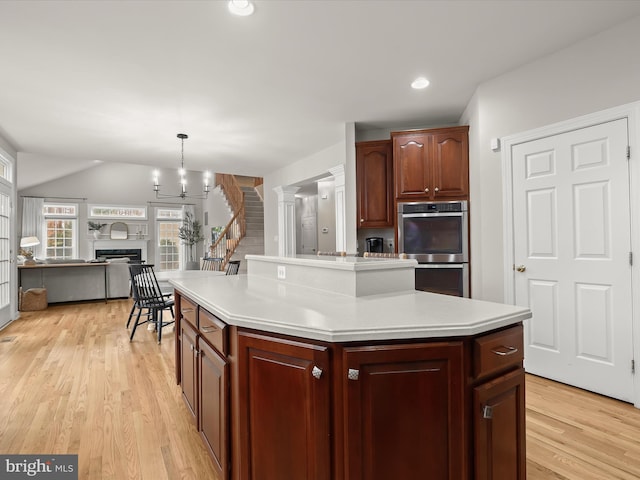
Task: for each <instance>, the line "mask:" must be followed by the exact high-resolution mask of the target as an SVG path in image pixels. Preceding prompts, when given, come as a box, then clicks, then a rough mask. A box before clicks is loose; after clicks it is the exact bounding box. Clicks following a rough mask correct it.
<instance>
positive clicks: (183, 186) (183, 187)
mask: <svg viewBox="0 0 640 480" xmlns="http://www.w3.org/2000/svg"><path fill="white" fill-rule="evenodd" d="M178 138H179V139H180V141H181V142H182V149H181V157H180V170H178V174H179V176H180V193H178V194H167V193H161V192H160V186H161V185H160V183H159V178H160V172H159V171H158V170H155V171H154V172H153V191H154V192H156V198H182V199H185V198H199V199H205V198H207V197H208V196H209V192H210V191H211V185H210V184H209V172H204V178H203V182H204V187H203V193H201V194H197V195H190V194H189V193H187V171H186V170H185V169H184V141H185V139H187V138H189V135H187V134H186V133H179V134H178Z"/></svg>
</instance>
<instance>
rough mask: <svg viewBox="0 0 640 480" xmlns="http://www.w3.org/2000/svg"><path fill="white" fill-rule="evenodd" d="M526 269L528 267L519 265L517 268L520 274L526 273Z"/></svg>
mask: <svg viewBox="0 0 640 480" xmlns="http://www.w3.org/2000/svg"><path fill="white" fill-rule="evenodd" d="M526 269H527V267H525V266H524V265H518V266H517V267H516V270H517V271H518V272H521V273H522V272H524V271H525V270H526Z"/></svg>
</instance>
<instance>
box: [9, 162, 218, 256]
mask: <svg viewBox="0 0 640 480" xmlns="http://www.w3.org/2000/svg"><path fill="white" fill-rule="evenodd" d="M19 169H20V155H19V154H18V170H19ZM159 170H160V174H161V177H160V178H161V183H163V185H165V188H166V191H167V193H176V192H178V191H179V187H178V183H177V173H176V170H175V169H159ZM152 171H153V169H152V168H150V167H149V166H144V165H134V164H127V163H111V162H105V163H102V164H98V165H96V166H95V167H93V168H89V169H87V170H82V171H80V172H77V173H75V174H72V175H68V176H65V177H62V178H59V179H57V180H52V181H50V182H47V183H44V184H41V185H37V186H34V187H31V188H28V189H25V190H21V191H20V192H18V195H19V196H23V195H24V196H39V197H45V198H47V197H75V198H86V201H77V203H78V204H79V206H80V212H79V217H78V230H79V232H80V239H81V241H80V243H79V254H78V256H79V257H81V258H86V259H89V258H91V257H92V254H93V251H92V245H91V240H90V239H88V237H86V240H85V236H84V232H85V231H86V224H87V208H86V205H87V204H94V203H103V204H113V205H140V206H147V207H153V206H156V205H157V203H155V202H158V200H156V198H155V193H154V192H153V180H152ZM173 178H175V179H176V181H175V183H174V184H171V180H170V179H173ZM187 181H188V182H189V183H188V184H189V185H192V186H193V187H190V190H191V189H193V190H194V193H196V190H198V192H199V191H200V189H201V185H202V174H201V173H199V172H187ZM19 200H20V199H19ZM70 201H71V200H70ZM182 203H183V202H182V201H181V200H180V199H167V200H165V201H162V204H163V205H169V204H171V205H176V206H180V205H182ZM186 203H189V204H193V205H194V207H195V210H196V217H197V218H202V200H193V199H187V202H186ZM21 214H22V202H21V201H19V202H18V219H20V215H21ZM147 214H148V215H149V220H148V224H149V237H148V239H149V242H148V259H149V261H154V258H155V248H154V246H155V242H154V241H155V222H154V221H153V218H152V216H153V211H152V209H151V208H149V209H148V211H147ZM210 215H211V214H210ZM19 225H20V222H19V221H18V226H19ZM201 251H202V245H199V246H198V255H201V253H202V252H201Z"/></svg>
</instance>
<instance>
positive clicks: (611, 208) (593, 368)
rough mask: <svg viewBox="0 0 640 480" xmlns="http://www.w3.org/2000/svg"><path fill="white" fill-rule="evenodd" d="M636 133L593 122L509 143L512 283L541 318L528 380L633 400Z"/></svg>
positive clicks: (619, 121) (612, 121)
mask: <svg viewBox="0 0 640 480" xmlns="http://www.w3.org/2000/svg"><path fill="white" fill-rule="evenodd" d="M629 132H630V128H629V119H628V118H620V116H618V118H615V117H614V118H608V119H606V121H603V120H602V119H597V120H596V119H592V120H591V121H589V119H588V118H585V119H579V120H577V121H575V122H574V123H573V124H571V123H570V122H569V123H567V124H563V125H561V126H559V127H558V129H557V130H556V131H554V130H553V129H548V131H546V132H542V133H543V134H541V135H538V136H535V135H531V134H524V135H523V136H522V137H521V138H518V136H514V137H511V138H510V139H508V141H505V157H507V165H505V166H506V167H508V168H506V169H505V173H506V174H507V173H508V178H507V176H505V180H506V181H507V182H509V185H508V188H505V191H506V193H507V197H506V198H505V204H508V205H509V206H510V207H511V211H509V209H507V210H508V215H507V222H508V223H509V225H508V226H507V228H506V231H507V232H510V238H508V240H507V241H508V242H509V243H510V245H511V248H510V249H509V250H510V253H511V257H510V258H509V259H508V262H509V263H507V264H506V265H508V266H510V267H511V269H510V270H511V271H510V272H509V274H507V273H506V275H508V276H509V277H510V278H509V280H508V282H507V281H506V282H505V285H507V283H508V284H509V285H508V286H510V287H511V288H512V291H511V293H512V295H511V300H512V301H513V303H516V304H518V305H523V306H528V307H529V308H531V310H532V312H533V318H532V319H530V320H528V321H527V322H526V324H525V368H526V370H527V371H528V372H530V373H533V374H536V375H540V376H543V377H546V378H551V379H554V380H557V381H560V382H563V383H567V384H570V385H574V386H577V387H580V388H584V389H586V390H590V391H594V392H597V393H601V394H603V395H607V396H610V397H613V398H618V399H620V400H623V401H629V402H633V401H634V378H633V371H634V361H633V360H634V340H633V324H634V315H633V301H634V298H633V290H632V283H633V266H632V263H631V261H630V260H631V252H632V250H633V248H632V244H633V235H632V233H633V232H632V225H631V222H632V216H631V212H632V206H631V201H630V195H631V189H630V185H631V175H630V168H629V162H628V159H627V151H628V149H627V147H628V146H629V144H630V134H629ZM532 137H535V138H532ZM507 293H508V292H507Z"/></svg>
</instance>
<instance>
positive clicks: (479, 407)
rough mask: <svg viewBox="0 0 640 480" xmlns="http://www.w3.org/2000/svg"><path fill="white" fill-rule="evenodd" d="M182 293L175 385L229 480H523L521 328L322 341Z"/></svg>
mask: <svg viewBox="0 0 640 480" xmlns="http://www.w3.org/2000/svg"><path fill="white" fill-rule="evenodd" d="M175 298H176V305H177V308H178V311H179V312H181V313H180V314H179V315H177V316H176V317H177V319H176V323H177V327H176V344H177V350H176V351H177V354H178V355H179V358H180V361H179V362H176V363H177V365H176V374H177V379H178V382H179V383H180V384H181V386H182V392H183V397H184V399H185V404H186V405H187V408H188V409H189V411H190V412H191V414H192V415H193V416H194V419H195V424H196V425H197V426H198V429H199V431H200V434H201V436H202V439H203V441H204V443H205V445H206V447H207V449H208V451H209V453H210V455H211V457H212V459H213V461H214V465H215V467H216V470H217V473H218V477H219V478H220V479H221V480H228V479H230V478H232V479H233V480H300V479H305V480H329V479H331V480H386V479H388V478H402V479H403V480H421V479H424V478H429V479H432V480H525V479H526V454H525V404H524V388H525V385H524V370H523V368H522V361H523V353H522V352H523V328H522V325H521V324H519V325H515V326H511V327H506V328H502V329H499V330H495V331H492V332H487V333H485V334H481V335H473V336H465V337H461V338H455V339H446V338H445V339H422V340H418V339H413V340H390V341H387V342H381V341H375V342H365V341H361V342H346V343H326V342H321V341H315V340H308V339H302V338H298V337H290V336H285V335H279V334H275V333H268V332H263V331H256V330H250V329H244V328H241V327H238V326H231V327H229V326H227V325H226V324H225V323H224V322H222V321H221V320H220V319H218V318H217V317H215V316H214V315H212V314H211V313H210V312H208V311H207V310H205V309H204V308H202V307H201V306H197V305H195V304H194V303H193V302H191V301H190V300H188V299H186V298H185V297H184V296H182V295H181V294H180V293H179V292H176V295H175ZM192 322H193V323H195V325H194V324H193V323H192Z"/></svg>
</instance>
